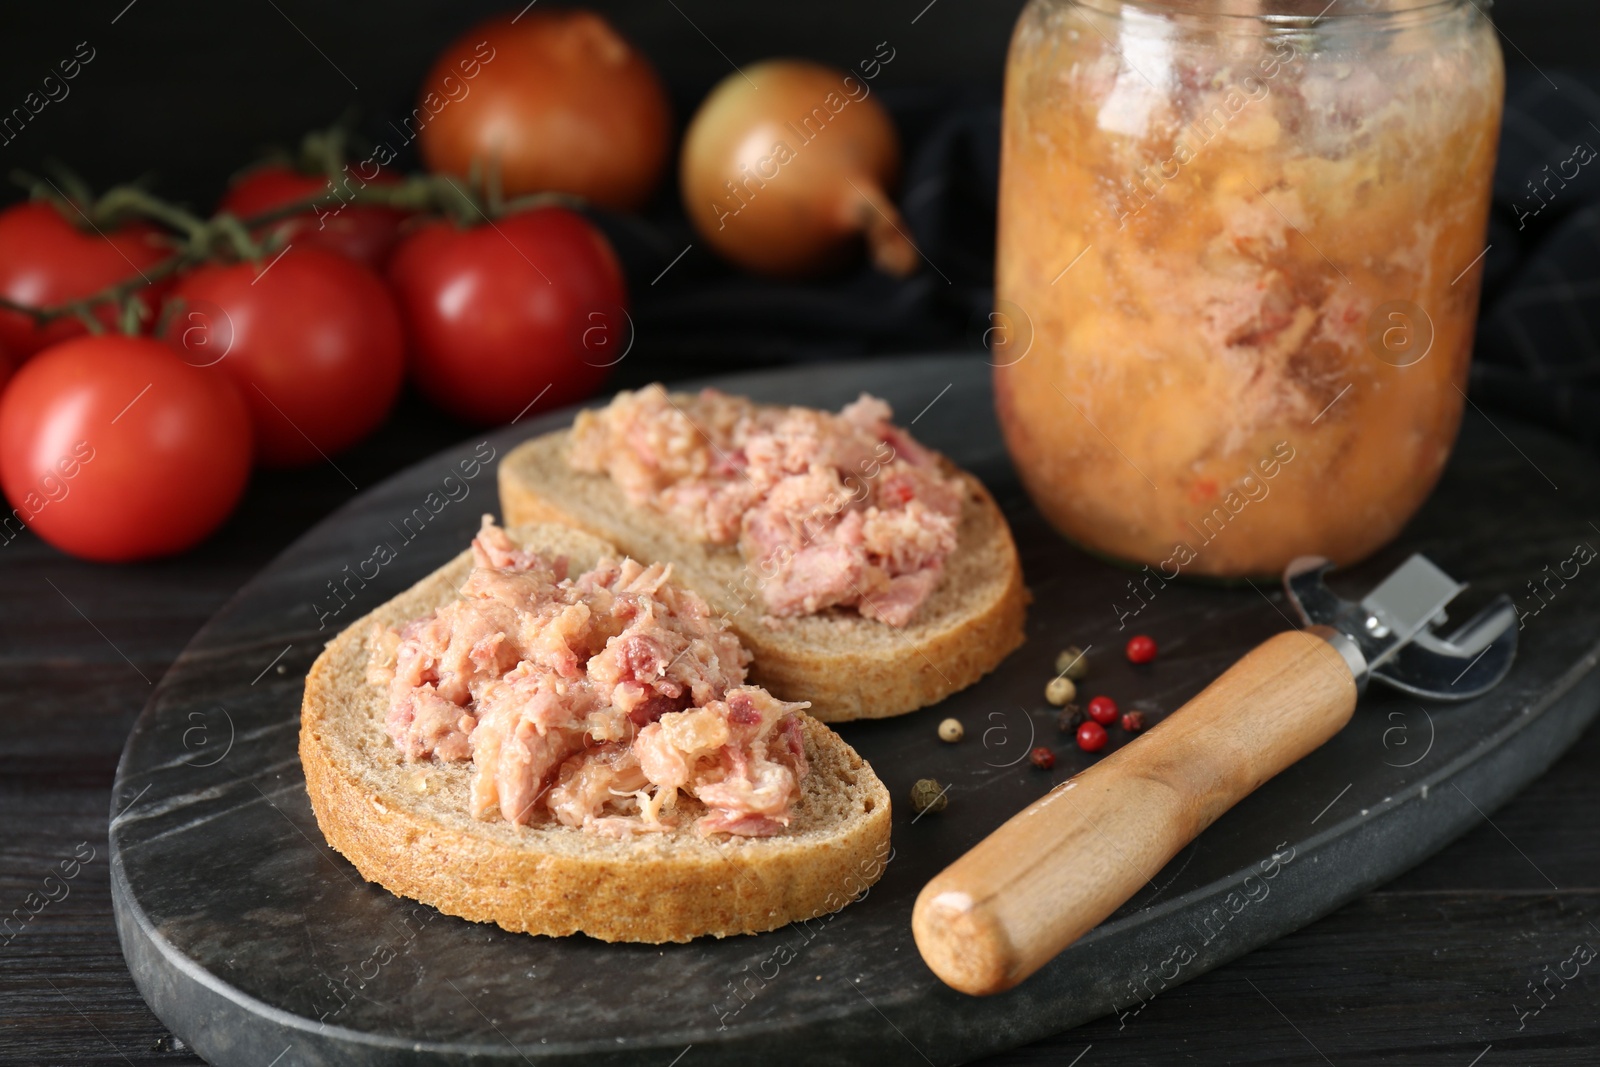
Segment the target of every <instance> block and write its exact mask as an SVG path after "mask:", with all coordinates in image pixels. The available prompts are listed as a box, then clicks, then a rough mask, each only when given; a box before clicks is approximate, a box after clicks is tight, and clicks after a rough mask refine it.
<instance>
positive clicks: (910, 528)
mask: <svg viewBox="0 0 1600 1067" xmlns="http://www.w3.org/2000/svg"><path fill="white" fill-rule="evenodd" d="M891 416H892V412H891V411H890V410H889V405H887V404H885V403H884V402H883V401H882V400H879V399H877V398H876V397H872V396H868V395H866V394H865V393H863V394H862V395H861V397H860V399H858V400H856V401H855V402H854V403H852V404H849V405H847V406H846V407H845V408H844V409H843V410H842V411H840V412H839V414H837V415H834V414H830V413H828V412H825V411H814V410H812V409H810V408H800V407H788V408H779V407H761V406H758V405H756V404H753V403H751V402H750V401H748V400H745V399H743V398H740V397H731V396H726V395H724V394H722V393H719V392H716V391H715V390H706V391H704V392H702V393H701V394H700V395H699V396H697V397H695V398H694V399H692V400H689V401H687V402H684V403H679V402H678V401H675V400H674V399H673V398H672V397H670V396H669V395H668V394H667V392H666V390H665V389H663V388H662V387H661V386H660V385H651V386H649V387H647V388H645V389H641V390H639V391H638V392H623V393H619V394H618V395H617V397H616V399H615V400H613V401H612V402H611V404H610V405H608V406H607V407H606V408H604V409H602V410H600V411H598V412H584V413H582V414H580V415H579V416H578V420H577V423H576V424H575V426H574V427H573V435H572V447H571V450H570V452H569V462H570V463H571V464H572V466H573V467H574V468H575V469H577V470H580V471H586V472H589V473H593V474H605V475H608V476H610V477H611V478H612V479H613V480H614V481H615V482H616V483H617V485H618V486H619V487H620V488H621V489H622V491H623V493H624V494H625V495H626V496H627V498H628V500H629V501H630V502H632V503H634V504H635V505H638V506H641V507H648V508H652V509H654V510H655V511H657V512H659V513H660V514H662V515H663V516H665V517H666V518H667V519H668V520H669V521H671V522H672V523H674V524H675V525H676V526H677V527H678V528H679V529H680V530H682V531H683V532H684V533H685V534H687V535H688V536H690V537H692V538H694V539H696V540H700V541H708V542H711V543H713V544H723V545H732V544H737V545H738V547H739V550H740V553H741V554H742V555H743V556H744V558H745V560H746V561H747V562H748V563H749V564H750V567H751V570H752V571H753V572H754V573H755V574H756V575H757V576H758V578H759V579H760V589H761V595H762V599H763V601H764V604H765V607H766V610H767V611H768V613H770V614H771V615H774V616H795V615H809V614H813V613H815V612H819V611H822V610H824V609H827V608H832V607H840V608H855V609H856V610H858V611H859V612H860V613H861V614H862V615H864V616H866V617H868V618H873V619H878V620H879V621H882V622H884V623H887V624H889V625H890V626H897V627H898V626H905V625H907V624H908V623H910V622H911V621H912V619H913V618H915V616H916V613H917V610H918V609H919V608H920V607H921V606H922V604H923V603H924V602H925V601H926V600H927V598H928V597H929V596H931V595H932V593H933V590H934V589H935V588H936V587H937V586H938V584H939V579H940V577H941V576H942V574H943V569H944V563H945V560H946V559H947V558H948V557H949V555H950V553H952V552H953V551H955V548H956V532H957V527H958V525H959V522H960V517H961V504H962V489H961V484H960V482H959V481H958V480H957V479H955V478H953V477H951V476H950V475H948V474H946V473H945V472H944V470H943V469H942V468H941V466H940V463H939V461H938V459H937V457H936V456H935V455H934V454H933V453H931V452H929V451H928V450H927V449H925V448H923V447H922V446H921V445H920V444H918V443H917V442H916V441H915V440H913V439H912V438H911V436H910V435H909V434H907V433H906V432H905V431H904V430H901V429H899V428H898V427H896V426H894V425H893V424H892V423H891V422H890V418H891Z"/></svg>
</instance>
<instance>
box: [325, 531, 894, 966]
mask: <svg viewBox="0 0 1600 1067" xmlns="http://www.w3.org/2000/svg"><path fill="white" fill-rule="evenodd" d="M508 533H510V534H511V536H512V538H513V539H514V540H516V541H517V542H518V543H520V544H522V545H524V546H526V547H530V548H534V549H541V548H544V549H546V550H548V551H552V552H555V553H557V554H563V555H567V556H568V557H569V558H571V559H573V563H574V565H575V566H580V567H584V568H586V567H587V566H589V565H591V564H592V562H593V558H597V557H598V556H599V555H600V554H601V553H602V552H605V551H608V550H609V546H607V545H605V544H603V543H601V542H599V541H596V540H594V539H592V538H587V537H585V536H584V535H581V534H578V533H576V532H574V531H571V530H566V529H552V528H548V527H531V528H522V529H512V530H508ZM575 546H576V551H574V548H575ZM575 556H576V557H577V558H574V557H575ZM586 556H588V557H591V558H584V557H586ZM470 567H471V558H470V554H468V553H463V555H462V556H460V557H458V558H457V559H455V560H453V561H452V562H451V563H450V564H448V565H446V566H445V567H443V568H441V569H440V570H439V571H436V572H435V573H434V574H433V575H430V576H429V577H428V578H426V579H424V580H423V581H422V582H420V583H418V585H417V586H414V587H413V588H412V589H411V590H409V591H408V592H406V593H404V594H401V596H399V597H397V598H395V599H394V600H392V601H390V602H389V603H387V604H385V605H383V606H381V607H379V608H378V609H376V610H375V611H373V612H372V613H370V614H369V615H367V616H365V617H363V618H362V619H360V620H358V621H357V622H355V623H353V624H352V625H351V626H350V627H348V628H347V629H345V630H344V631H343V632H341V633H340V634H339V635H338V636H337V637H336V638H334V639H333V640H332V641H331V642H329V644H328V646H327V648H326V649H324V650H323V652H322V654H321V655H320V656H318V658H317V660H316V662H315V663H314V664H313V665H312V668H311V671H310V673H309V674H308V676H307V678H306V689H305V699H304V702H303V704H302V709H301V727H300V762H301V765H302V766H303V767H304V769H305V776H306V791H307V793H308V794H309V796H310V798H311V806H312V810H313V811H314V812H315V813H316V817H317V824H318V826H319V827H320V828H321V829H322V833H323V835H324V836H325V837H326V838H327V840H328V843H329V844H330V845H332V846H333V848H334V849H336V850H337V851H338V852H339V853H341V854H342V855H344V856H345V857H346V858H347V859H349V860H350V862H351V863H353V864H355V866H356V869H357V870H359V871H360V872H361V874H362V876H363V877H364V878H366V879H367V880H368V881H372V882H377V883H378V884H380V885H382V886H384V887H385V888H387V889H389V890H390V891H391V892H394V893H397V894H399V895H401V896H405V897H410V898H412V899H415V900H419V901H422V902H423V903H425V904H430V905H432V906H434V907H436V908H438V909H439V910H440V911H442V912H445V913H446V914H449V915H457V916H460V917H462V918H464V919H471V920H474V921H477V922H493V923H497V924H498V925H500V926H502V927H504V928H505V929H507V930H512V931H518V932H526V933H533V934H548V935H557V936H559V935H566V934H572V933H579V932H581V933H585V934H588V935H589V936H591V937H595V938H598V939H600V940H603V941H634V942H646V943H652V944H654V943H660V942H668V941H688V940H690V939H691V938H694V937H700V936H704V935H711V936H715V937H725V936H728V935H730V934H745V933H758V932H760V931H764V930H772V929H775V928H777V927H780V926H783V925H786V924H788V923H791V922H796V921H800V920H804V919H809V918H813V917H816V916H820V915H824V914H827V913H829V912H832V911H836V910H838V909H839V908H840V907H842V906H844V905H845V904H847V903H849V902H850V901H851V900H853V899H854V898H855V897H857V896H858V895H859V894H861V893H862V892H864V891H865V890H866V889H867V888H868V887H869V886H871V885H872V884H873V883H874V882H876V881H877V879H878V877H879V876H880V875H881V874H882V872H883V868H884V865H885V864H886V863H887V861H888V859H889V856H890V852H889V828H890V801H889V795H888V791H887V790H886V789H885V788H884V786H883V783H882V782H881V781H879V780H878V778H877V776H876V775H875V774H873V772H872V768H871V767H870V766H869V765H868V764H867V763H866V762H865V761H864V760H862V759H861V757H860V756H859V755H857V754H856V752H855V750H854V749H852V748H851V747H850V746H849V745H848V744H846V743H845V742H844V740H843V739H842V738H840V737H839V736H838V735H837V734H835V733H834V732H833V731H832V730H829V729H828V728H827V727H826V726H823V725H822V724H821V723H819V722H817V721H815V720H813V719H811V718H809V717H805V719H804V721H803V724H802V725H803V727H804V735H805V745H806V755H807V757H808V759H809V760H810V763H811V773H810V774H809V775H807V777H806V779H805V782H804V783H803V787H802V797H801V800H800V802H799V803H798V804H797V806H796V808H795V813H794V823H793V824H792V825H791V827H790V829H789V830H788V831H786V832H785V833H783V834H779V835H777V836H774V837H768V838H729V837H727V835H717V836H716V837H713V838H710V839H703V838H700V837H699V836H698V835H697V834H696V833H695V832H694V830H693V829H692V827H691V826H690V825H688V824H689V822H690V820H688V819H686V820H684V825H683V826H682V827H681V828H680V829H678V830H676V831H673V832H670V833H666V834H638V835H635V836H634V837H632V838H631V839H617V838H609V837H602V836H601V835H598V834H595V833H592V832H589V831H585V830H579V829H573V828H569V827H564V826H559V825H555V824H546V825H538V826H524V827H513V826H510V825H509V824H506V823H504V822H501V821H498V820H495V821H489V822H479V821H477V820H473V819H471V818H470V817H469V816H468V815H467V813H466V811H465V806H464V805H459V808H458V807H455V806H452V801H460V800H461V799H462V798H464V795H465V781H466V778H467V776H468V775H469V773H470V768H471V765H470V764H469V763H458V764H441V763H434V762H431V761H430V762H424V763H417V764H406V763H404V762H403V761H401V759H400V757H399V754H398V753H397V752H395V751H394V749H393V746H392V744H387V737H386V735H384V734H383V723H382V711H383V708H384V704H385V698H384V695H383V693H382V691H381V690H379V689H377V687H373V686H370V685H368V684H367V683H366V682H365V669H366V661H367V657H368V651H369V650H368V634H369V633H370V631H371V626H372V623H373V621H374V620H379V621H382V622H384V623H385V624H391V623H394V622H396V621H400V620H403V619H409V618H413V617H415V616H417V615H419V614H421V613H423V612H424V611H426V610H429V609H430V608H432V607H436V606H438V605H439V604H442V603H444V602H445V601H447V600H448V599H450V598H451V597H453V596H454V591H455V589H456V588H457V587H458V586H459V584H460V582H461V581H462V580H463V579H464V578H465V576H466V574H467V572H468V570H469V569H470ZM386 745H387V747H385V746H386ZM418 782H421V783H423V788H422V791H420V792H419V791H418V790H417V788H416V784H417V783H418ZM689 803H691V804H692V803H694V802H693V801H692V800H691V801H689Z"/></svg>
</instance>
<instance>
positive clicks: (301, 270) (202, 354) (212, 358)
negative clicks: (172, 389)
mask: <svg viewBox="0 0 1600 1067" xmlns="http://www.w3.org/2000/svg"><path fill="white" fill-rule="evenodd" d="M167 320H168V321H167V324H166V326H165V329H164V331H163V334H162V336H163V337H164V338H165V339H166V340H167V341H168V342H169V343H170V344H172V345H173V346H174V347H175V348H177V349H178V351H179V353H180V354H181V355H182V356H183V358H184V359H185V360H186V361H187V362H189V363H191V364H193V365H196V366H204V367H207V368H211V367H214V368H215V370H214V371H213V373H225V374H227V375H228V376H230V377H231V378H232V379H233V380H234V382H235V383H236V384H237V385H238V387H239V392H240V394H241V395H242V396H243V397H244V400H245V403H246V404H247V405H248V406H249V408H250V417H251V418H250V421H251V424H252V425H253V426H254V427H255V439H256V452H257V455H258V457H259V458H260V460H261V461H262V462H263V463H265V464H269V465H272V466H295V465H298V464H304V463H312V462H315V461H317V460H318V459H320V458H325V457H326V456H328V455H330V454H332V453H334V452H337V451H339V450H341V449H344V448H348V447H349V446H350V445H353V444H355V443H356V442H357V441H359V440H361V439H362V438H363V437H365V436H366V435H367V434H369V433H371V432H372V430H373V429H375V428H376V427H377V425H378V424H379V423H380V422H382V421H383V419H384V416H385V415H387V414H388V413H389V409H390V407H392V406H393V404H394V400H395V397H396V396H397V395H398V394H399V392H400V384H401V381H402V380H403V379H404V377H405V339H404V337H403V335H402V334H401V327H400V316H399V312H398V311H396V309H395V304H394V298H393V297H392V296H390V295H389V291H388V289H386V288H385V287H384V284H383V281H382V279H380V278H379V277H378V276H377V275H376V274H374V273H373V272H372V271H370V270H368V269H367V268H366V267H363V266H362V265H361V264H359V263H357V262H355V261H354V260H352V259H349V258H347V257H345V256H340V255H336V254H334V253H332V252H328V251H324V250H322V249H319V248H300V247H298V246H293V247H290V248H289V249H287V250H285V251H284V252H282V253H280V254H279V255H278V256H277V258H275V259H268V260H263V261H262V262H261V263H251V262H240V263H213V264H207V265H206V266H202V267H200V268H198V269H197V270H195V271H193V272H192V273H190V274H188V275H186V276H185V277H184V278H182V279H181V280H179V282H178V284H177V286H176V287H175V288H174V289H173V292H172V297H171V301H170V303H169V309H168V313H167Z"/></svg>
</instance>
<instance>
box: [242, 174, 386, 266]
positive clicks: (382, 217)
mask: <svg viewBox="0 0 1600 1067" xmlns="http://www.w3.org/2000/svg"><path fill="white" fill-rule="evenodd" d="M356 169H359V168H356ZM356 169H351V168H347V171H346V175H347V176H346V177H342V178H340V179H339V181H338V184H337V187H336V186H335V184H334V182H333V181H332V180H330V179H329V178H328V177H327V176H326V175H321V174H305V173H302V172H301V171H298V170H295V169H294V168H292V167H286V166H283V165H282V164H268V165H267V166H263V167H258V168H256V169H255V170H252V171H249V172H247V173H245V174H243V175H240V177H239V178H238V179H237V180H235V181H234V183H233V184H232V185H230V186H229V187H228V191H227V193H225V194H224V195H223V197H222V200H221V201H220V202H219V203H218V204H217V210H218V211H219V212H220V211H226V212H228V213H229V214H232V215H234V216H236V217H238V218H241V219H246V218H251V217H253V216H256V215H261V214H264V213H266V212H268V211H271V210H273V209H275V208H280V207H284V206H286V205H289V204H293V203H295V202H296V201H299V200H306V199H308V198H311V197H316V198H317V203H316V206H315V207H313V208H312V209H311V210H310V211H308V212H306V213H305V214H303V215H294V216H291V217H289V218H287V219H284V220H283V221H282V222H279V223H274V224H271V225H268V226H265V227H263V229H264V230H267V231H270V232H274V233H278V234H281V235H282V237H283V240H284V241H285V242H286V243H289V244H293V245H296V246H299V247H301V248H325V249H327V250H329V251H331V252H338V253H339V254H340V255H343V256H349V257H350V258H351V259H354V260H358V261H359V262H362V263H365V264H366V265H367V266H369V267H371V268H372V269H373V270H382V269H383V265H384V263H386V262H387V261H388V259H389V254H390V253H391V252H392V251H394V246H395V243H396V242H397V241H398V240H399V239H400V227H401V224H402V223H404V222H405V219H406V213H405V212H403V211H401V210H399V209H398V208H391V207H385V206H384V205H382V204H357V203H351V202H350V201H351V197H352V195H353V193H354V191H355V190H357V189H360V188H361V187H362V185H363V184H369V185H370V184H376V185H393V184H395V183H396V182H397V181H398V179H396V178H395V177H393V176H392V175H389V174H385V173H383V172H379V173H378V174H377V175H376V176H374V177H373V178H371V179H368V180H367V181H366V182H363V180H362V178H361V176H360V175H359V174H358V173H356Z"/></svg>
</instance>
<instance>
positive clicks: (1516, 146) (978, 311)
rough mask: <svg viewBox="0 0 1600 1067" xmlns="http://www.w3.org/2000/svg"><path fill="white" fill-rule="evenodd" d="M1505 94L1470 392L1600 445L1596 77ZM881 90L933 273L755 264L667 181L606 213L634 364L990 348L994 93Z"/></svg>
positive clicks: (709, 364)
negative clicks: (701, 229)
mask: <svg viewBox="0 0 1600 1067" xmlns="http://www.w3.org/2000/svg"><path fill="white" fill-rule="evenodd" d="M1506 96H1507V99H1506V110H1505V122H1504V125H1503V128H1502V135H1501V141H1500V158H1499V163H1498V165H1497V167H1496V171H1495V179H1494V203H1493V208H1492V212H1491V219H1490V228H1489V236H1488V245H1489V251H1488V252H1487V254H1486V255H1485V257H1484V285H1483V298H1482V304H1481V316H1480V322H1479V328H1478V341H1477V347H1476V350H1475V355H1474V363H1473V368H1472V396H1473V399H1474V400H1475V401H1476V402H1477V403H1479V404H1480V405H1482V406H1483V407H1484V408H1486V409H1488V410H1490V411H1503V412H1506V413H1508V414H1513V415H1516V416H1519V417H1521V418H1524V419H1528V420H1530V421H1533V422H1537V423H1540V424H1542V425H1546V426H1550V427H1552V428H1556V429H1560V430H1562V431H1564V432H1566V433H1568V434H1570V435H1572V436H1575V437H1578V438H1579V439H1581V440H1584V441H1586V442H1587V443H1589V444H1591V445H1600V73H1587V72H1582V73H1580V72H1573V71H1562V70H1554V69H1549V68H1546V70H1545V71H1544V72H1542V73H1541V72H1538V71H1533V70H1513V71H1511V72H1510V73H1509V74H1508V80H1507V94H1506ZM882 99H883V101H884V102H885V104H886V105H887V106H888V107H889V108H890V110H891V112H892V113H893V114H894V117H895V121H896V125H897V127H898V128H899V130H900V132H901V137H902V142H903V144H904V146H905V167H904V171H905V173H904V179H903V181H902V184H901V193H900V203H901V207H902V211H903V213H904V215H905V217H906V221H907V223H908V225H909V229H910V232H911V234H912V236H913V237H914V239H915V241H916V243H917V246H918V248H919V249H921V251H922V253H923V255H924V258H925V259H926V261H927V262H926V263H925V264H924V266H923V269H922V270H920V271H918V273H917V274H916V275H914V276H913V277H911V278H909V279H906V280H903V281H897V280H895V279H891V278H888V277H886V276H884V275H882V274H880V273H878V272H876V271H874V270H872V269H871V268H870V267H868V266H866V265H865V264H862V265H861V266H859V267H858V268H856V269H854V270H851V271H848V272H846V273H845V274H843V275H841V276H838V277H834V278H829V279H825V280H821V281H811V282H780V281H773V280H769V279H762V278H755V277H751V276H749V275H745V274H742V273H739V272H737V271H734V270H733V269H731V268H729V267H728V266H726V265H725V264H723V263H722V262H721V261H719V260H718V259H717V257H716V256H715V255H714V254H713V253H712V252H711V251H710V250H709V249H707V248H705V247H704V246H703V243H702V242H699V241H698V240H696V238H695V235H694V234H693V233H692V232H691V231H690V229H689V227H688V224H687V223H686V222H685V221H684V219H683V215H682V211H681V209H680V208H678V206H677V205H678V192H677V190H676V189H671V190H668V191H666V192H665V193H663V195H662V196H661V197H660V198H659V199H658V200H657V205H658V209H657V210H656V211H655V212H653V213H652V214H651V215H650V217H649V218H648V220H646V221H639V220H621V219H603V220H602V222H603V224H604V225H605V226H606V227H607V229H608V231H609V232H610V233H611V235H612V237H613V239H614V240H615V241H616V243H617V245H618V247H619V249H621V250H622V252H623V255H624V259H625V261H627V263H628V264H629V268H630V276H631V277H632V278H633V280H634V306H635V311H636V318H637V331H638V334H637V335H638V339H639V342H638V343H639V348H640V351H641V358H640V360H639V361H638V362H636V363H635V364H634V365H633V367H632V368H631V371H630V373H628V374H627V378H629V379H633V378H638V379H640V380H647V379H648V378H650V377H652V376H659V375H662V374H664V373H668V372H669V369H670V373H671V374H673V375H674V376H676V375H678V374H682V373H684V372H685V371H706V372H712V371H719V370H727V369H734V368H741V367H747V366H758V365H768V364H775V363H793V362H800V361H809V360H828V359H841V358H847V357H855V356H866V355H884V354H893V353H895V352H912V351H928V350H933V349H938V350H953V349H970V350H972V351H973V352H974V353H978V352H980V351H982V345H983V336H984V331H985V329H986V328H987V327H988V325H989V322H988V313H989V311H990V309H991V305H992V299H993V293H992V287H993V273H994V271H993V268H994V238H995V230H994V214H995V204H996V200H997V196H998V171H999V152H1000V103H999V99H998V97H997V96H996V95H994V94H991V93H981V92H975V91H962V90H951V89H929V90H923V91H904V90H901V91H892V90H889V89H885V90H884V91H883V93H882ZM685 248H689V252H688V254H686V255H685V256H684V257H683V259H682V260H681V261H679V262H678V263H677V264H676V265H674V266H672V267H671V269H670V270H667V271H666V273H665V275H660V272H661V270H662V269H663V268H664V267H666V266H667V264H668V263H669V262H670V261H671V259H672V257H674V256H676V255H677V254H678V253H679V252H682V251H683V250H684V249H685ZM658 275H660V277H659V279H658ZM652 282H653V284H652Z"/></svg>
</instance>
